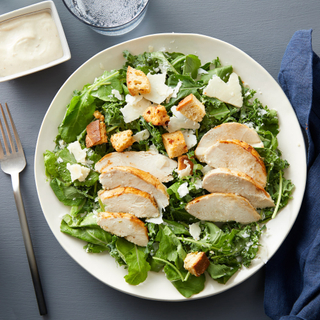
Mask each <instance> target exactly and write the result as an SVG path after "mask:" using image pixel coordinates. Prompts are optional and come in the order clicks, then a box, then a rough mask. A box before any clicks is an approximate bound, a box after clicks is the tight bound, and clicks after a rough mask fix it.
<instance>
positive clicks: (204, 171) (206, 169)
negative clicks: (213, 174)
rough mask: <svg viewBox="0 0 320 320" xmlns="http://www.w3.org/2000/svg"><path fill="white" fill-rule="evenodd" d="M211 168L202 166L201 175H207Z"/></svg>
mask: <svg viewBox="0 0 320 320" xmlns="http://www.w3.org/2000/svg"><path fill="white" fill-rule="evenodd" d="M212 169H213V168H212V167H210V166H209V165H208V164H207V165H206V166H204V167H203V168H202V169H201V172H202V173H203V174H206V173H208V172H209V171H211V170H212Z"/></svg>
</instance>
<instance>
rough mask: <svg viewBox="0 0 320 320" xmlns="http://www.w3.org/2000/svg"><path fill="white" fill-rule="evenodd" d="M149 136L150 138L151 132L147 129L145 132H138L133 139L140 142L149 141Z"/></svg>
mask: <svg viewBox="0 0 320 320" xmlns="http://www.w3.org/2000/svg"><path fill="white" fill-rule="evenodd" d="M149 136H150V133H149V131H148V130H147V129H145V130H142V131H139V132H137V133H136V134H134V135H133V136H132V137H133V139H134V140H136V141H137V142H139V141H143V140H147V139H148V138H149Z"/></svg>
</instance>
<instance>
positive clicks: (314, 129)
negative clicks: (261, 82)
mask: <svg viewBox="0 0 320 320" xmlns="http://www.w3.org/2000/svg"><path fill="white" fill-rule="evenodd" d="M279 83H280V85H281V87H282V89H283V90H284V92H285V94H286V95H287V97H288V98H289V100H290V102H291V104H292V106H293V108H294V110H295V112H296V115H297V117H298V120H299V123H300V125H301V129H302V132H303V134H304V135H305V138H306V145H307V148H308V149H307V150H308V152H307V165H308V175H307V185H306V190H305V195H304V199H303V202H302V206H301V209H300V212H299V215H298V218H297V220H296V222H295V224H294V226H293V228H292V230H291V232H290V233H289V235H288V237H287V238H286V240H285V241H284V243H283V244H282V246H281V247H280V249H279V250H278V251H277V253H276V254H275V255H274V257H273V258H272V259H271V260H270V261H269V262H268V263H267V265H266V278H265V298H264V306H265V312H266V314H267V315H268V316H269V317H271V318H272V319H273V320H276V319H281V320H297V319H299V320H301V319H303V320H319V319H320V59H319V57H318V56H317V55H316V54H315V53H314V52H313V50H312V30H301V31H297V32H296V33H295V34H294V35H293V37H292V39H291V41H290V42H289V44H288V46H287V49H286V51H285V54H284V57H283V60H282V63H281V68H280V73H279ZM293 196H294V194H293Z"/></svg>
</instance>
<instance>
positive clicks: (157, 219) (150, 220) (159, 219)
mask: <svg viewBox="0 0 320 320" xmlns="http://www.w3.org/2000/svg"><path fill="white" fill-rule="evenodd" d="M146 222H149V223H154V224H162V223H163V218H162V211H161V213H160V216H159V217H157V218H149V219H146Z"/></svg>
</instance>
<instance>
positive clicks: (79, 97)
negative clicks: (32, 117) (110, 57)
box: [59, 71, 119, 142]
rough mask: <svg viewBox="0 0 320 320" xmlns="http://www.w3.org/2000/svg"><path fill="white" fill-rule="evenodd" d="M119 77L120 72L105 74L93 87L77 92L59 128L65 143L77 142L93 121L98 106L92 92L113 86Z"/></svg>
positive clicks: (86, 86)
mask: <svg viewBox="0 0 320 320" xmlns="http://www.w3.org/2000/svg"><path fill="white" fill-rule="evenodd" d="M118 77H119V71H115V72H105V73H104V74H103V75H102V76H101V77H100V78H98V79H96V80H95V81H94V83H93V84H92V85H85V86H84V87H83V89H82V91H81V92H77V93H76V94H75V95H74V96H73V98H72V99H71V101H70V104H69V105H68V107H67V112H66V114H65V116H64V118H63V120H62V122H61V124H60V126H59V134H60V135H61V138H62V139H63V140H64V141H65V142H72V141H75V140H76V139H77V136H78V135H79V134H80V133H81V132H82V131H83V130H85V128H86V126H87V125H88V124H89V123H90V122H91V120H92V119H93V112H94V111H95V109H96V104H95V98H94V97H93V96H92V94H91V93H92V91H93V90H97V89H98V88H99V87H100V86H104V85H107V84H111V83H112V81H114V80H115V79H116V78H118Z"/></svg>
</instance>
